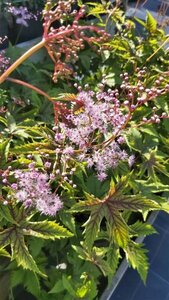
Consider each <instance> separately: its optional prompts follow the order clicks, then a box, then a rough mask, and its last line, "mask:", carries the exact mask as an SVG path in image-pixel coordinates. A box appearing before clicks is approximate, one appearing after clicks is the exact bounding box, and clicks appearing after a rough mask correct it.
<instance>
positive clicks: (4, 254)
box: [0, 249, 11, 257]
mask: <svg viewBox="0 0 169 300" xmlns="http://www.w3.org/2000/svg"><path fill="white" fill-rule="evenodd" d="M0 256H5V257H11V256H10V254H9V253H8V252H7V251H6V250H5V249H0Z"/></svg>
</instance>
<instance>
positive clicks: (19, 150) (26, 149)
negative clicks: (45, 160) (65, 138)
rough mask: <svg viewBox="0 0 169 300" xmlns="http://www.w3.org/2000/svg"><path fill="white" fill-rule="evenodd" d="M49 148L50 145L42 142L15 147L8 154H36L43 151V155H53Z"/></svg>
mask: <svg viewBox="0 0 169 300" xmlns="http://www.w3.org/2000/svg"><path fill="white" fill-rule="evenodd" d="M50 147H51V145H50V143H48V142H43V143H42V142H38V143H36V142H34V143H29V144H23V145H21V146H15V148H12V149H11V151H10V152H11V153H14V154H25V153H31V154H34V153H35V154H36V153H37V154H38V153H39V150H40V151H43V152H44V153H54V150H51V149H50ZM36 149H38V150H36Z"/></svg>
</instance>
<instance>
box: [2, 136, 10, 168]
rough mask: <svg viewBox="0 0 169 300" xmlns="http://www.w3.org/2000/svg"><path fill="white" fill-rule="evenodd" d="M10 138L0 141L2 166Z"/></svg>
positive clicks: (5, 158)
mask: <svg viewBox="0 0 169 300" xmlns="http://www.w3.org/2000/svg"><path fill="white" fill-rule="evenodd" d="M10 143H11V139H6V140H4V141H3V142H1V143H0V165H1V166H3V165H4V164H5V163H6V161H7V160H8V154H9V148H10Z"/></svg>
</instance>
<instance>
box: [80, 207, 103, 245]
mask: <svg viewBox="0 0 169 300" xmlns="http://www.w3.org/2000/svg"><path fill="white" fill-rule="evenodd" d="M103 217H104V211H103V209H102V207H101V206H100V205H99V206H97V207H96V208H95V209H94V210H92V212H91V214H90V217H89V219H88V220H87V222H86V223H85V224H84V225H83V226H84V227H85V230H84V235H85V244H86V246H87V247H89V249H91V247H92V246H93V243H94V241H95V239H96V238H97V235H98V232H99V230H100V223H101V221H102V219H103Z"/></svg>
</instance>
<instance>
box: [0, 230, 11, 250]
mask: <svg viewBox="0 0 169 300" xmlns="http://www.w3.org/2000/svg"><path fill="white" fill-rule="evenodd" d="M12 233H13V228H11V227H10V228H7V229H5V230H3V231H1V232H0V248H4V247H6V246H7V245H9V244H10V243H11V235H12Z"/></svg>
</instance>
